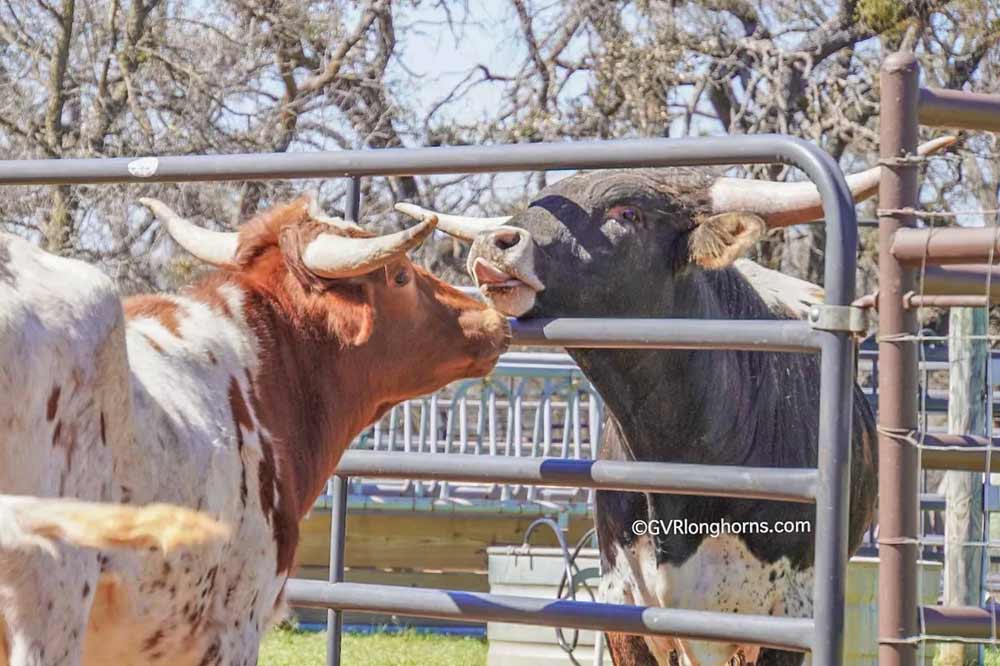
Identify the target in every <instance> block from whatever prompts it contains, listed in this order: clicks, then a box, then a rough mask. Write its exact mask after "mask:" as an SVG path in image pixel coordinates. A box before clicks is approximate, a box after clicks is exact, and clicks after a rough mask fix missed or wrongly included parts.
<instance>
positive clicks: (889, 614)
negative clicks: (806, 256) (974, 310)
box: [878, 53, 920, 666]
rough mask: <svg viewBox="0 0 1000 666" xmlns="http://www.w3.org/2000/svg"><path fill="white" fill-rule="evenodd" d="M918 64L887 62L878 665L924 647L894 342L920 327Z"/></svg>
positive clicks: (909, 371)
mask: <svg viewBox="0 0 1000 666" xmlns="http://www.w3.org/2000/svg"><path fill="white" fill-rule="evenodd" d="M919 74H920V70H919V65H918V64H917V60H916V58H915V57H914V56H913V54H912V53H894V54H892V55H890V56H889V57H888V58H886V59H885V62H884V63H883V64H882V76H881V100H882V110H881V120H880V123H879V124H880V127H879V134H880V139H879V142H880V145H881V148H880V156H881V158H882V160H883V165H882V179H881V182H880V183H879V207H880V209H882V210H884V211H888V212H885V213H883V214H881V215H879V309H878V315H879V321H878V330H879V338H880V339H879V346H878V353H879V365H880V366H881V367H880V370H881V374H882V378H881V381H880V382H879V438H878V443H879V493H878V494H879V558H880V563H879V577H878V615H879V617H878V619H879V622H878V632H879V633H878V636H879V649H878V653H879V666H915V665H916V658H917V646H916V645H915V644H914V643H911V642H909V640H908V639H909V638H911V637H912V636H914V635H916V632H917V584H916V582H917V554H918V549H917V544H916V543H915V540H916V538H917V530H918V520H919V511H918V509H917V506H918V504H917V500H916V497H917V481H918V476H919V475H918V469H917V463H918V458H917V451H916V449H915V448H914V447H913V446H911V445H910V444H909V443H908V442H907V441H906V440H905V439H904V438H903V437H902V436H901V435H903V434H904V433H906V432H908V431H913V430H915V429H916V427H917V345H916V342H915V341H912V340H900V339H894V338H897V337H898V336H909V335H913V334H915V333H916V331H917V321H916V313H915V311H914V310H912V309H907V308H904V307H903V294H905V293H906V292H908V291H910V290H912V289H913V288H914V282H915V271H913V270H912V269H907V268H904V267H903V266H902V265H901V264H900V263H899V262H898V261H896V259H895V258H894V257H893V255H892V252H891V248H892V239H893V235H894V234H895V233H896V230H897V229H899V228H900V227H904V226H913V222H914V218H913V216H912V215H904V214H900V213H894V212H891V211H892V210H897V209H902V208H911V207H915V206H916V205H917V194H918V190H917V165H916V164H914V163H911V162H908V161H906V160H900V159H899V158H904V157H906V156H907V155H911V154H915V153H916V148H917V105H918V97H919V88H918V79H919Z"/></svg>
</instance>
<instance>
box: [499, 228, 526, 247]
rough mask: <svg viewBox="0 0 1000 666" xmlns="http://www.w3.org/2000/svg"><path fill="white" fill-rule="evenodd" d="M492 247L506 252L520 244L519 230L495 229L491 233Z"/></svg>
mask: <svg viewBox="0 0 1000 666" xmlns="http://www.w3.org/2000/svg"><path fill="white" fill-rule="evenodd" d="M492 240H493V245H494V246H495V247H496V248H498V249H499V250H502V251H507V250H509V249H510V248H512V247H515V246H516V245H517V244H518V243H520V242H521V230H520V229H497V230H496V231H494V232H493V239H492Z"/></svg>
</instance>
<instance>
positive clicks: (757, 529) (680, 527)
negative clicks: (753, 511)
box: [632, 518, 812, 537]
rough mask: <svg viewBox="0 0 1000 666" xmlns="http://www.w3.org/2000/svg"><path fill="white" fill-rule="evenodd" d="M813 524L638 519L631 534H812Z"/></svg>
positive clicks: (803, 521)
mask: <svg viewBox="0 0 1000 666" xmlns="http://www.w3.org/2000/svg"><path fill="white" fill-rule="evenodd" d="M811 532H812V524H810V522H809V521H808V520H778V521H775V522H768V521H765V520H735V521H729V520H726V519H724V518H723V519H721V520H713V521H696V520H688V519H687V518H674V519H673V520H636V521H635V522H633V523H632V533H633V534H635V535H636V536H642V535H644V534H652V535H654V536H671V535H674V536H698V535H704V536H711V537H718V536H722V535H723V534H809V533H811Z"/></svg>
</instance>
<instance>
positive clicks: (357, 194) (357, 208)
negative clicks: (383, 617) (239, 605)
mask: <svg viewBox="0 0 1000 666" xmlns="http://www.w3.org/2000/svg"><path fill="white" fill-rule="evenodd" d="M344 208H345V210H344V213H345V215H346V217H347V219H348V220H349V221H351V222H357V221H358V216H359V214H360V213H361V179H360V178H357V177H355V178H351V183H350V186H349V187H348V188H347V204H346V205H345V206H344ZM348 480H349V479H348V478H347V477H346V476H340V475H336V476H334V477H333V478H332V479H331V480H330V499H331V503H330V576H329V581H330V582H331V583H339V582H342V581H343V580H344V548H345V546H346V544H347V494H348V486H349V484H348ZM343 632H344V612H343V611H341V610H329V611H327V612H326V663H327V666H340V649H341V643H342V639H343Z"/></svg>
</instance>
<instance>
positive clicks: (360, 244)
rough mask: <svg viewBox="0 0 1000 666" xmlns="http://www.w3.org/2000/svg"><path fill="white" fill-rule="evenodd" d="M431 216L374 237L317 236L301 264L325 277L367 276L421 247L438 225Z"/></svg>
mask: <svg viewBox="0 0 1000 666" xmlns="http://www.w3.org/2000/svg"><path fill="white" fill-rule="evenodd" d="M437 223H438V220H437V217H435V216H433V215H431V216H429V217H427V218H425V219H424V221H423V222H421V223H420V224H418V225H417V226H415V227H410V228H409V229H404V230H403V231H397V232H396V233H394V234H389V235H388V236H376V237H375V238H347V237H345V236H339V235H336V234H321V235H319V236H317V237H316V238H315V239H314V240H313V241H312V242H311V243H309V245H307V246H306V248H305V250H303V252H302V263H304V264H305V265H306V268H308V269H309V270H310V271H312V272H313V273H315V274H316V275H319V276H320V277H325V278H349V277H356V276H358V275H364V274H365V273H370V272H371V271H373V270H375V269H376V268H380V267H382V266H385V265H386V264H388V263H389V262H391V261H393V260H395V259H396V258H397V257H399V256H401V255H403V254H405V253H406V252H408V251H409V250H411V249H412V248H414V247H416V246H418V245H420V243H421V242H423V240H424V239H425V238H427V236H429V235H430V233H431V232H432V231H434V227H436V226H437Z"/></svg>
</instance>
